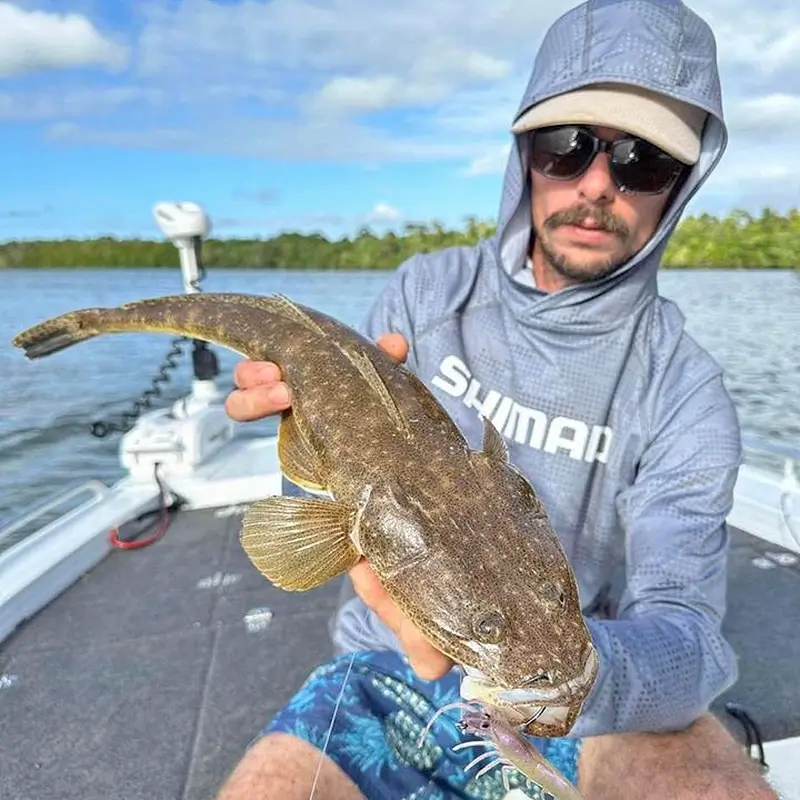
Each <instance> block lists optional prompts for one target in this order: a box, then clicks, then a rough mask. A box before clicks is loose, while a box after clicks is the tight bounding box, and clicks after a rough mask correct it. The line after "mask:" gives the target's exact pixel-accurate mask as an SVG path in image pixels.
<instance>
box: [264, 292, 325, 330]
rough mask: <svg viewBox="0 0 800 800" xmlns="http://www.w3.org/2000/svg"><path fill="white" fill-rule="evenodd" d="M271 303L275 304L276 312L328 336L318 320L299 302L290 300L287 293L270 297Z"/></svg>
mask: <svg viewBox="0 0 800 800" xmlns="http://www.w3.org/2000/svg"><path fill="white" fill-rule="evenodd" d="M270 301H271V303H272V304H273V305H274V306H275V311H276V313H278V314H280V315H282V316H284V317H286V318H287V319H290V320H292V321H294V322H297V323H299V324H300V325H302V326H303V327H305V328H308V329H309V330H312V331H314V333H318V334H319V335H320V336H326V335H327V334H326V333H325V331H324V330H323V329H322V328H321V327H320V326H319V324H318V323H317V321H316V320H315V319H314V318H313V317H312V316H311V315H310V314H309V313H308V312H307V311H305V310H303V309H302V308H300V306H298V305H297V303H295V302H293V301H292V300H290V299H289V298H288V297H286V295H283V294H276V295H273V296H272V297H271V298H270Z"/></svg>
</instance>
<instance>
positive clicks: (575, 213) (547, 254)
mask: <svg viewBox="0 0 800 800" xmlns="http://www.w3.org/2000/svg"><path fill="white" fill-rule="evenodd" d="M587 220H591V221H592V222H594V224H595V225H596V226H597V227H598V228H599V229H600V230H603V231H607V232H609V233H611V234H613V235H614V236H616V237H617V239H618V240H619V242H620V245H621V247H620V248H619V251H618V252H616V253H612V254H610V255H608V254H603V255H602V256H601V255H599V254H597V253H592V250H591V249H590V248H587V250H586V256H585V257H584V258H579V257H578V258H576V257H574V256H573V257H571V258H570V257H569V256H567V255H566V254H565V253H562V252H559V251H557V250H556V248H555V247H554V246H553V245H552V243H551V242H550V241H549V238H548V235H547V234H548V233H549V232H550V231H553V230H555V229H556V228H558V227H560V226H562V225H580V224H582V223H584V222H586V221H587ZM533 231H534V236H535V241H536V242H538V244H539V247H540V249H541V251H542V255H543V256H544V259H545V261H546V262H547V265H548V266H549V267H551V268H552V269H553V271H554V272H556V273H557V274H558V275H560V276H561V277H563V278H566V279H567V280H569V281H570V282H571V283H589V282H591V281H595V280H599V279H601V278H605V277H606V276H608V275H610V274H611V273H613V272H615V271H616V270H617V269H619V267H621V266H622V265H623V264H624V263H625V262H626V261H627V260H628V259H629V258H630V257H631V256H632V255H633V254H634V252H635V251H634V250H633V249H631V248H630V246H629V245H627V242H628V239H629V235H630V231H629V229H628V226H627V225H626V224H625V222H624V221H623V220H621V219H620V218H619V217H616V216H614V215H613V214H612V213H611V212H610V211H608V210H606V209H604V208H600V209H598V208H592V207H591V206H588V205H586V204H580V205H576V206H573V207H572V208H569V209H566V210H564V211H556V212H555V213H553V214H551V215H550V216H549V217H547V219H546V220H545V221H544V223H543V224H542V226H541V229H539V228H537V227H536V225H535V224H534V226H533ZM626 245H627V246H626Z"/></svg>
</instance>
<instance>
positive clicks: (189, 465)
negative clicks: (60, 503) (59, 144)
mask: <svg viewBox="0 0 800 800" xmlns="http://www.w3.org/2000/svg"><path fill="white" fill-rule="evenodd" d="M153 216H154V217H155V220H156V222H157V223H158V225H159V227H160V228H161V230H162V231H163V232H164V235H165V236H166V237H167V239H169V241H171V242H172V244H174V245H175V247H176V248H177V250H178V254H179V256H180V264H181V274H182V276H183V288H184V291H185V292H186V293H187V294H196V293H199V292H202V289H201V288H200V281H202V279H203V277H204V276H205V270H204V268H203V264H202V258H201V248H202V243H203V239H204V238H205V237H206V236H207V235H208V232H209V231H210V230H211V222H210V220H209V218H208V216H207V215H206V213H205V212H204V211H203V209H202V208H201V207H200V206H199V205H197V203H190V202H183V203H158V204H157V205H156V206H154V208H153ZM180 341H181V340H180V339H178V340H176V341H175V343H174V345H173V350H172V351H171V354H172V353H174V355H175V358H177V356H178V355H179V354H180V347H179V344H180ZM191 342H192V368H193V373H194V375H193V380H192V391H191V393H190V394H188V395H187V396H186V397H182V398H180V399H179V400H177V401H176V402H175V403H174V404H173V405H172V407H171V408H169V409H160V410H157V411H150V412H148V413H147V414H143V415H141V416H140V417H139V418H138V421H137V422H136V425H135V426H134V427H132V428H131V429H130V430H128V431H127V433H125V435H124V437H123V440H122V443H121V445H120V457H121V461H122V464H123V466H124V467H126V468H127V469H128V471H129V472H130V473H131V475H134V476H141V477H143V478H147V479H151V478H152V475H153V469H154V466H156V465H158V466H159V467H160V468H161V469H162V470H166V473H167V475H168V476H172V477H173V478H174V476H175V475H178V474H189V473H191V472H192V471H193V470H195V469H196V468H197V467H198V466H200V465H201V464H203V463H205V462H206V461H208V459H209V458H212V457H213V456H214V454H215V453H217V452H218V451H219V450H220V449H221V448H223V447H224V446H225V445H226V444H227V443H228V442H229V441H230V440H231V438H232V437H233V435H234V423H233V421H232V420H231V419H230V418H229V417H228V416H227V414H226V412H225V406H224V403H223V400H224V396H223V394H222V392H220V390H219V387H218V386H217V383H216V380H215V379H216V378H217V376H218V375H219V371H220V370H219V363H218V361H217V356H216V354H215V353H214V352H213V351H212V350H211V349H210V348H209V346H208V343H207V342H203V341H200V340H197V339H192V340H191ZM175 366H177V361H175V360H173V361H171V362H170V363H169V364H167V367H169V368H174V367H175ZM161 372H162V373H165V372H166V368H165V367H162V370H161ZM158 380H159V381H165V380H168V378H167V377H166V375H165V374H164V375H161V376H160V377H159V378H158ZM159 393H160V392H159V391H158V390H151V391H150V393H149V394H159ZM140 406H141V407H142V408H143V407H144V406H143V404H140ZM147 407H149V403H148V404H147ZM140 410H141V409H140ZM137 414H138V411H137ZM193 502H199V501H198V498H194V499H193Z"/></svg>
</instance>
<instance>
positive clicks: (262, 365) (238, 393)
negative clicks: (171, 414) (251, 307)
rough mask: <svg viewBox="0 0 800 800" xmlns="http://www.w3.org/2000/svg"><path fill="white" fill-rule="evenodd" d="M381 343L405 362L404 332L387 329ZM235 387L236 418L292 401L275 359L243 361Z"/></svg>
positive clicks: (231, 402) (257, 415)
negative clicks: (274, 362) (391, 331)
mask: <svg viewBox="0 0 800 800" xmlns="http://www.w3.org/2000/svg"><path fill="white" fill-rule="evenodd" d="M377 344H378V347H380V348H381V350H383V351H384V352H385V353H386V355H388V356H389V357H390V358H391V359H392V360H393V361H395V362H397V363H398V364H401V363H402V362H403V361H405V360H406V356H407V355H408V342H406V340H405V337H404V336H403V335H402V334H401V333H385V334H383V336H381V337H380V338H379V339H378V342H377ZM233 382H234V383H235V384H236V387H237V388H236V389H234V390H233V391H232V392H231V393H230V394H229V395H228V398H227V400H226V401H225V410H226V411H227V412H228V415H229V416H230V417H231V419H234V420H236V422H253V421H254V420H258V419H263V418H264V417H270V416H272V415H273V414H279V413H280V412H281V411H283V410H285V409H287V408H289V406H291V404H292V396H291V391H290V390H289V387H288V386H287V385H286V384H285V383H284V382H283V381H282V380H281V371H280V368H279V367H278V365H277V364H273V363H272V362H271V361H251V360H248V361H240V362H239V363H238V364H237V365H236V367H235V368H234V371H233Z"/></svg>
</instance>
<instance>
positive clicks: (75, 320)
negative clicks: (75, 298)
mask: <svg viewBox="0 0 800 800" xmlns="http://www.w3.org/2000/svg"><path fill="white" fill-rule="evenodd" d="M98 312H100V313H102V309H85V310H83V311H73V312H70V313H69V314H63V315H62V316H60V317H54V318H53V319H49V320H46V321H45V322H41V323H39V324H38V325H34V326H33V327H31V328H28V329H27V330H25V331H23V332H22V333H20V334H18V335H17V336H15V337H14V339H13V344H14V346H15V347H19V348H21V349H22V350H23V352H24V354H25V356H26V357H27V358H29V359H36V358H43V357H44V356H49V355H50V354H51V353H58V352H59V351H60V350H66V349H67V348H68V347H72V345H74V344H77V343H78V342H84V341H86V340H87V339H92V338H94V337H95V336H97V335H98V334H99V333H101V332H102V331H101V330H100V329H99V327H98V326H97V325H92V321H93V319H94V318H95V317H96V316H97V314H98Z"/></svg>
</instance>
